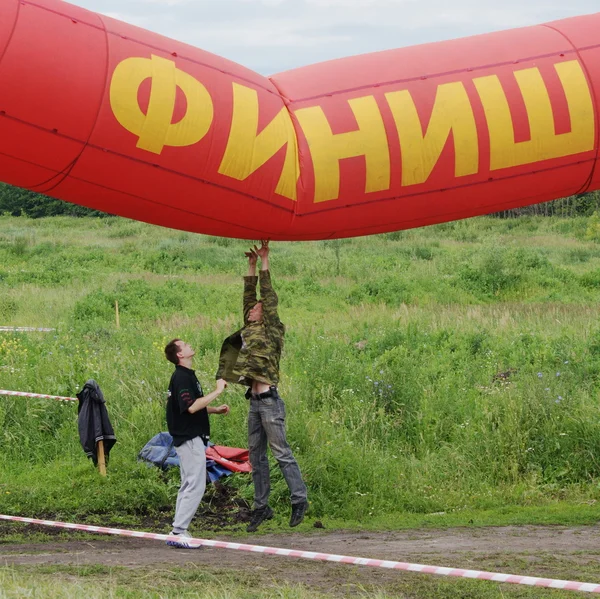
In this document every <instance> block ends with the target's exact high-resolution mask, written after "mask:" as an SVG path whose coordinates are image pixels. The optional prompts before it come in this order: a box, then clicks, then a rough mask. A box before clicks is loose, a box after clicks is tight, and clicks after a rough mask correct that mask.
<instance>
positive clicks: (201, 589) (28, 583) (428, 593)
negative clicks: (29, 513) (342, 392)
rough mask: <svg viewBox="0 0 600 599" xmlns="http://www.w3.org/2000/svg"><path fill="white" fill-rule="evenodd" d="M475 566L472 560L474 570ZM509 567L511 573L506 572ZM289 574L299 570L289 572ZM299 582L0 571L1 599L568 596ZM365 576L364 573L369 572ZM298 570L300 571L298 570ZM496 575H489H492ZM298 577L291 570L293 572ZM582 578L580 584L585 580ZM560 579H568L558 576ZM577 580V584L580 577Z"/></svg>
mask: <svg viewBox="0 0 600 599" xmlns="http://www.w3.org/2000/svg"><path fill="white" fill-rule="evenodd" d="M483 561H484V563H485V565H486V567H487V566H492V569H493V567H499V568H504V570H506V569H507V568H508V570H509V571H515V569H517V570H518V569H521V570H522V569H524V568H529V569H531V568H532V567H533V568H534V569H536V571H537V573H538V575H539V576H548V572H549V571H550V572H553V573H556V572H559V573H563V574H566V575H576V576H577V575H578V576H580V577H581V576H583V577H584V579H585V580H591V579H593V578H594V572H597V561H596V560H594V559H590V560H588V561H585V560H583V561H582V560H579V561H577V560H570V559H562V558H555V557H553V556H551V555H548V554H545V555H542V556H541V557H539V558H536V559H533V560H532V559H530V558H529V557H528V556H518V557H515V556H512V555H507V554H496V555H489V556H486V557H485V558H483ZM480 565H481V562H480V561H478V562H477V566H476V567H479V566H480ZM511 568H512V570H511ZM295 569H296V570H298V569H299V566H296V567H295ZM312 570H313V571H312V573H311V574H310V575H309V573H308V571H306V579H305V582H303V583H297V584H293V583H290V582H286V580H285V578H286V574H285V572H283V571H282V570H281V569H280V567H277V568H274V569H273V568H271V570H270V571H269V572H268V574H267V573H266V569H262V571H245V572H243V573H235V572H233V573H232V571H231V570H218V569H214V568H210V567H206V566H205V565H202V564H193V563H190V564H187V565H186V567H185V568H182V567H180V566H175V565H173V566H170V567H169V566H163V567H161V568H152V569H148V568H135V569H133V568H120V567H106V566H37V567H28V566H17V567H11V568H8V567H4V568H0V597H2V599H5V598H6V599H12V598H17V597H18V598H20V597H24V596H27V597H32V598H34V599H37V598H39V599H42V598H43V599H63V598H65V599H66V598H69V599H70V598H72V597H85V598H86V599H100V598H110V599H112V598H121V597H123V598H127V599H138V598H139V599H142V598H143V599H146V598H152V599H167V598H170V597H174V598H175V597H178V598H179V597H185V598H198V599H259V598H262V597H265V596H268V597H279V598H280V599H313V598H314V599H333V598H334V597H355V598H357V599H360V598H366V597H369V598H373V599H391V598H392V597H393V598H394V599H412V598H415V597H427V599H505V598H507V597H510V598H519V599H551V598H556V599H567V598H569V597H573V598H574V597H576V596H578V594H577V593H575V592H570V591H560V590H556V589H542V588H529V587H526V586H520V585H512V584H503V585H501V584H498V583H494V582H486V581H473V580H465V579H452V578H445V577H439V576H431V575H422V574H411V573H404V572H392V573H386V574H385V575H382V577H370V573H369V572H365V571H364V570H365V568H362V569H361V568H359V567H351V566H334V567H332V568H331V569H327V570H326V571H323V572H321V573H320V574H316V575H315V572H314V568H312ZM369 570H370V569H369ZM301 571H302V570H301V569H300V570H299V572H301ZM493 571H496V570H493ZM296 576H298V572H296ZM586 576H587V578H585V577H586ZM565 579H567V580H573V578H572V577H571V578H569V577H568V576H567V577H565ZM578 580H580V581H582V579H581V578H579V579H578Z"/></svg>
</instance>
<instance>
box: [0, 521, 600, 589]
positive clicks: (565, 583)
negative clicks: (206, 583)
mask: <svg viewBox="0 0 600 599" xmlns="http://www.w3.org/2000/svg"><path fill="white" fill-rule="evenodd" d="M0 520H12V521H14V522H25V523H26V524H39V525H42V526H53V527H57V528H68V529H71V530H84V531H86V532H92V533H97V534H107V535H118V536H123V537H136V538H139V539H153V540H155V541H176V540H180V538H181V537H177V536H174V535H163V534H157V533H152V532H142V531H135V530H123V529H120V528H106V527H104V526H88V525H86V524H72V523H70V522H53V521H51V520H35V519H34V518H21V517H18V516H4V515H2V514H0ZM186 541H187V542H189V543H190V545H193V546H195V547H199V546H200V545H202V546H204V547H218V548H219V549H234V550H236V551H249V552H251V553H266V554H268V555H282V556H286V557H297V558H302V559H311V560H317V561H325V562H337V563H341V564H354V565H357V566H372V567H375V568H389V569H392V570H406V571H408V572H421V573H423V574H438V575H440V576H455V577H458V578H472V579H476V580H489V581H492V582H508V583H512V584H523V585H527V586H533V587H545V588H551V589H565V590H569V591H582V592H584V593H598V594H600V584H595V583H589V582H573V581H570V580H553V579H551V578H536V577H533V576H517V575H514V574H500V573H496V572H480V571H478V570H463V569H461V568H443V567H439V566H424V565H422V564H409V563H407V562H393V561H389V560H380V559H370V558H366V557H350V556H347V555H332V554H330V553H314V552H312V551H298V550H296V549H280V548H277V547H263V546H261V545H245V544H243V543H227V542H225V541H211V540H209V539H196V538H192V539H186Z"/></svg>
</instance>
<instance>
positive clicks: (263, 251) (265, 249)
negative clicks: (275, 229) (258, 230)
mask: <svg viewBox="0 0 600 599" xmlns="http://www.w3.org/2000/svg"><path fill="white" fill-rule="evenodd" d="M253 251H254V252H255V253H256V254H257V255H258V256H260V259H261V260H265V259H266V258H268V257H269V240H268V239H263V240H262V241H261V242H260V247H259V248H257V247H256V246H254V248H253Z"/></svg>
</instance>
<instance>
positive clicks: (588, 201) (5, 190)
mask: <svg viewBox="0 0 600 599" xmlns="http://www.w3.org/2000/svg"><path fill="white" fill-rule="evenodd" d="M595 212H600V191H592V192H590V193H581V194H577V195H573V196H569V197H567V198H561V199H558V200H552V201H550V202H543V203H541V204H533V205H531V206H525V207H523V208H513V209H512V210H503V211H501V212H496V213H495V214H493V215H492V216H495V217H497V218H518V217H520V216H559V217H573V216H591V215H592V214H594V213H595ZM0 214H10V215H12V216H28V217H30V218H42V217H45V216H96V217H107V216H112V215H110V214H107V213H106V212H101V211H100V210H92V209H91V208H84V207H83V206H78V205H77V204H71V203H69V202H63V201H62V200H55V199H54V198H50V197H48V196H45V195H42V194H39V193H35V192H33V191H29V190H27V189H21V188H20V187H13V186H12V185H7V184H6V183H0Z"/></svg>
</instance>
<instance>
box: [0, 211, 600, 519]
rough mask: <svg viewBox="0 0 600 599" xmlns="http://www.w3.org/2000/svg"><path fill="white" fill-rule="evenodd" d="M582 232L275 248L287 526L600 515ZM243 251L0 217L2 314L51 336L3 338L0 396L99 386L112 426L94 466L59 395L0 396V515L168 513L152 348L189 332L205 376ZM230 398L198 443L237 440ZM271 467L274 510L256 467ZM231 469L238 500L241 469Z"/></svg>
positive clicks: (533, 226)
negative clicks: (103, 465)
mask: <svg viewBox="0 0 600 599" xmlns="http://www.w3.org/2000/svg"><path fill="white" fill-rule="evenodd" d="M599 231H600V227H599V224H598V218H597V217H587V218H586V217H580V218H571V219H568V218H555V217H551V218H543V217H521V218H517V219H498V218H491V217H486V218H478V219H472V220H467V221H461V222H457V223H451V224H444V225H438V226H434V227H428V228H423V229H416V230H411V231H404V232H398V233H391V234H387V235H380V236H374V237H365V238H357V239H352V240H336V241H325V242H312V243H308V242H303V243H272V249H271V271H272V276H273V281H274V286H275V289H276V290H277V292H278V294H279V298H280V316H281V319H282V321H283V322H284V323H285V324H286V327H287V336H286V345H285V349H284V354H283V358H282V364H281V372H282V381H281V385H280V393H281V395H282V397H283V398H284V400H285V402H286V409H287V414H288V419H287V424H288V437H289V441H290V444H291V445H292V448H293V450H294V453H295V455H296V457H297V459H298V461H299V463H300V466H301V469H302V471H303V473H304V475H305V478H306V482H307V485H308V488H309V494H310V501H311V510H310V513H309V521H308V522H307V523H306V524H304V525H303V526H310V525H311V524H310V523H311V522H313V521H314V520H315V519H320V520H323V521H325V522H327V521H331V522H337V523H345V524H349V523H362V524H363V525H366V524H367V523H379V524H377V525H378V526H381V527H385V526H386V525H389V526H395V525H397V526H400V525H402V523H403V522H412V523H419V522H421V523H427V522H433V523H435V522H453V521H456V522H462V520H461V514H475V513H485V512H486V511H490V510H491V511H495V512H496V513H506V514H513V515H515V519H516V520H518V519H519V517H518V514H519V513H521V514H527V513H530V514H533V513H536V514H537V515H538V516H536V517H540V514H541V515H543V516H542V520H543V519H544V518H546V519H547V521H553V514H554V513H555V512H554V510H555V509H556V506H559V505H563V506H564V505H567V506H569V509H568V510H567V511H568V512H569V513H571V514H574V517H576V515H577V514H578V513H582V514H583V513H585V518H587V519H588V520H589V519H595V518H596V516H597V515H600V510H597V509H596V507H595V504H596V501H597V500H598V498H600V487H599V483H600V402H599V392H600V378H599V375H600V322H599V320H598V308H599V300H600V244H599V243H598V240H599ZM248 245H249V242H246V241H239V240H230V239H224V238H213V237H207V236H201V235H194V234H190V233H184V232H179V231H173V230H168V229H163V228H159V227H153V226H150V225H145V224H142V223H138V222H133V221H128V220H125V219H120V218H105V219H98V218H80V219H76V218H70V217H54V218H46V219H39V220H30V219H27V218H24V217H19V218H16V217H9V216H4V217H0V325H4V326H24V327H50V328H54V329H55V331H53V332H49V333H43V332H30V333H26V332H21V333H0V388H2V389H6V390H15V391H27V392H33V393H42V394H52V395H62V396H69V397H74V396H75V394H76V393H77V392H78V391H79V390H81V388H82V387H83V385H84V384H85V382H86V380H88V379H95V380H96V381H97V382H98V383H99V385H100V387H101V389H102V390H103V392H104V395H105V398H106V400H107V407H108V412H109V415H110V417H111V421H112V424H113V426H114V428H115V432H116V436H117V439H118V442H117V444H116V445H115V447H114V448H113V450H112V453H111V456H110V463H109V466H108V476H107V477H106V478H102V477H100V476H99V475H98V472H97V470H95V469H94V467H93V465H92V463H91V462H90V461H89V460H88V459H87V458H86V457H85V455H84V453H83V450H82V448H81V446H80V444H79V437H78V433H77V405H76V404H64V403H61V402H56V401H51V400H42V399H27V398H19V397H0V513H3V514H14V515H26V516H33V517H36V516H43V517H55V518H57V519H72V520H84V521H88V522H95V523H104V522H106V521H108V520H109V521H111V522H115V523H118V522H124V523H133V524H142V523H145V522H146V523H147V522H148V520H147V519H148V518H153V517H158V516H159V515H160V514H164V513H167V512H172V510H173V506H174V502H175V496H176V493H177V488H178V485H179V478H178V472H177V471H171V472H169V473H168V474H167V475H163V474H161V473H160V472H159V470H158V469H156V468H149V467H147V466H146V465H145V464H143V463H139V462H138V460H137V454H138V452H139V451H140V449H141V448H142V447H143V445H144V444H145V443H146V442H147V441H148V440H149V439H150V438H151V437H152V436H154V435H155V434H156V433H158V432H160V431H164V430H166V423H165V401H166V389H167V386H168V382H169V378H170V375H171V371H172V365H171V364H169V363H168V362H167V361H166V359H165V357H164V353H163V348H164V346H165V344H166V343H167V342H168V341H169V340H170V339H172V338H174V337H181V338H184V339H186V340H188V341H189V342H190V343H191V344H192V345H193V347H194V348H195V349H196V351H197V354H196V358H195V366H196V369H197V374H198V376H199V379H200V381H201V382H202V383H203V385H204V387H205V389H207V390H212V389H213V388H214V379H215V372H216V368H217V360H218V355H219V349H220V346H221V342H222V340H223V339H224V338H225V337H226V336H228V335H229V334H231V333H232V332H233V331H235V330H236V329H237V328H239V326H240V325H241V300H242V277H243V275H244V274H245V272H246V270H247V264H246V261H245V258H244V251H245V250H247V248H248ZM117 301H118V305H119V311H120V327H119V328H117V325H116V319H115V302H117ZM243 391H244V389H243V388H241V387H239V388H234V386H230V387H229V389H228V390H227V391H226V393H225V394H224V395H223V396H222V399H223V400H224V401H225V402H227V403H228V404H229V405H230V406H231V408H232V409H231V413H230V414H229V415H228V416H213V417H212V440H213V441H214V442H215V443H217V444H221V445H230V446H235V447H246V445H247V439H246V416H247V410H248V406H247V401H246V400H245V399H244V397H243ZM272 477H273V492H272V505H273V506H274V507H276V508H279V511H280V512H281V513H284V512H285V511H286V510H287V509H289V494H288V492H287V487H286V485H285V482H284V481H283V478H282V476H281V474H280V472H279V470H278V468H277V467H276V465H275V464H274V463H273V468H272ZM225 484H226V485H227V486H229V487H230V488H231V489H232V490H233V491H234V492H235V493H236V494H238V495H239V496H240V497H241V498H243V499H246V500H249V501H250V500H251V498H252V485H251V480H250V478H249V477H248V476H247V475H234V476H232V477H231V478H229V479H228V480H227V481H226V483H225ZM209 496H210V494H209ZM528 510H529V511H528ZM531 510H533V511H531ZM536 510H537V511H536ZM559 512H560V511H559ZM559 512H556V513H559ZM560 513H561V514H563V515H564V510H563V512H560ZM561 517H562V516H561ZM436 518H438V519H439V518H441V519H442V520H436ZM444 518H445V519H446V520H444ZM453 518H454V520H453ZM469 518H471V516H469ZM532 518H533V516H532ZM557 518H559V517H558V516H557ZM525 520H527V517H525ZM466 521H468V519H467V520H466Z"/></svg>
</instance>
